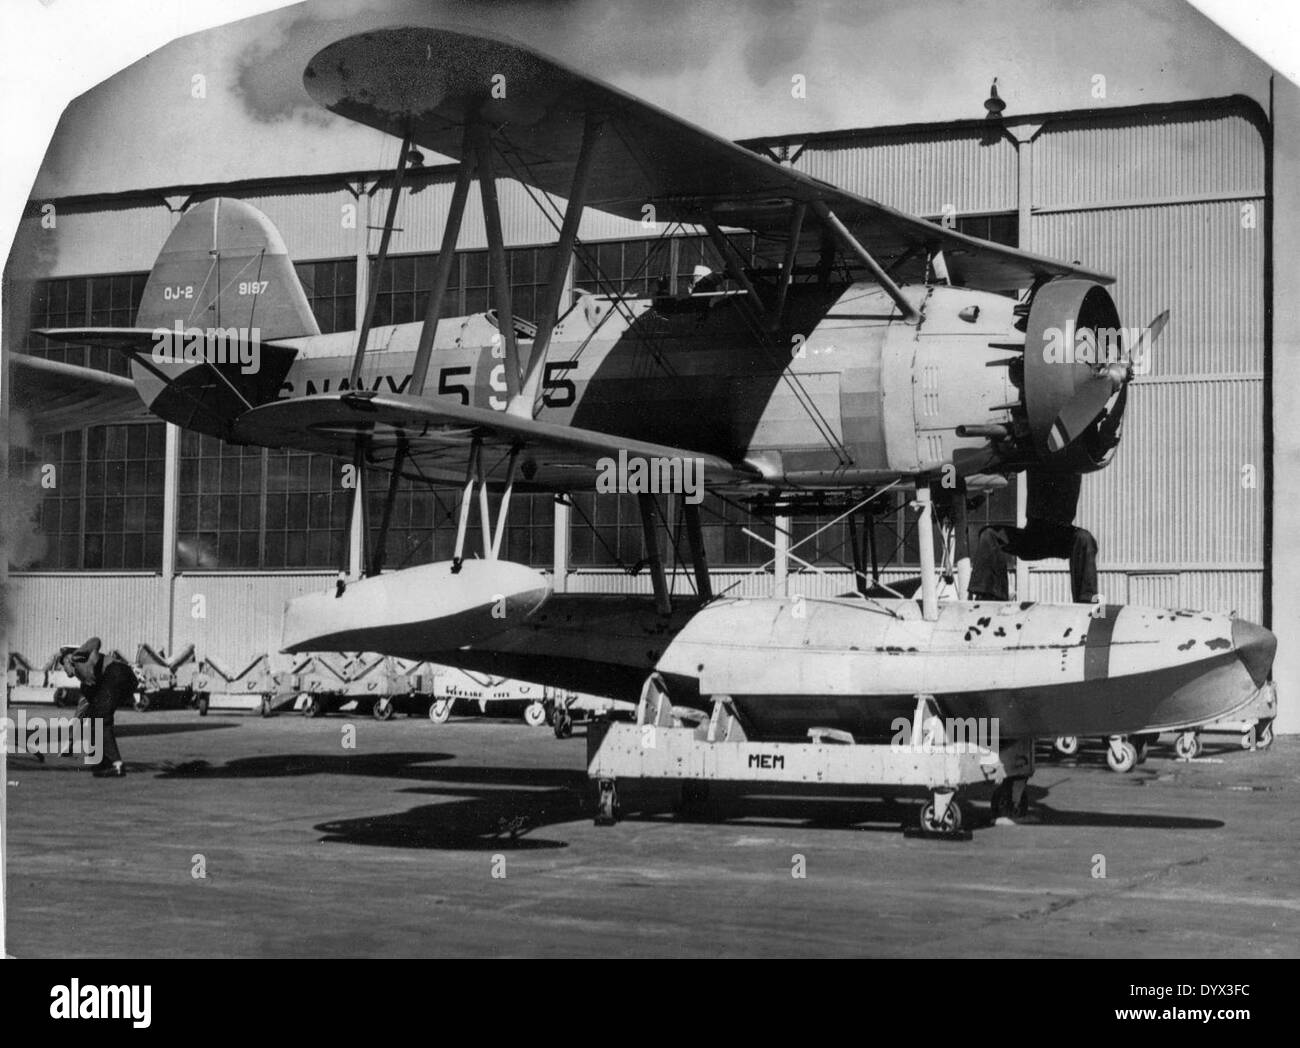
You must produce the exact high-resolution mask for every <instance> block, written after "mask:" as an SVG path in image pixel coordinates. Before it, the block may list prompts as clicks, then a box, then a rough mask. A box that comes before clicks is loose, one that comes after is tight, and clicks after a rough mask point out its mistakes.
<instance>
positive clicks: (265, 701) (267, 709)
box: [262, 695, 275, 717]
mask: <svg viewBox="0 0 1300 1048" xmlns="http://www.w3.org/2000/svg"><path fill="white" fill-rule="evenodd" d="M274 712H275V707H273V706H272V705H271V696H270V695H263V696H262V716H263V717H269V716H271V714H272V713H274Z"/></svg>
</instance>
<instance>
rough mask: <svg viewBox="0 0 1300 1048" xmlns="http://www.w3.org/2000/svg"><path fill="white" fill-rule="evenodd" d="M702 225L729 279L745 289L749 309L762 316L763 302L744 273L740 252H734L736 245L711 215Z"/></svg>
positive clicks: (705, 217) (704, 218)
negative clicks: (723, 263) (725, 265)
mask: <svg viewBox="0 0 1300 1048" xmlns="http://www.w3.org/2000/svg"><path fill="white" fill-rule="evenodd" d="M702 224H703V226H704V229H705V231H706V232H707V233H708V234H709V239H710V240H712V241H713V246H714V247H716V248H717V249H718V254H720V255H721V256H722V258H723V261H725V262H726V264H727V269H728V271H729V272H730V274H731V278H732V279H733V280H734V281H735V282H736V283H737V284H739V285H740V286H741V287H742V288H744V289H745V297H746V298H747V299H748V300H749V304H750V307H751V308H752V309H753V311H754V312H755V313H757V314H758V315H759V316H762V315H763V313H764V312H765V310H764V308H763V300H762V299H761V298H759V297H758V291H757V290H756V289H755V287H754V285H753V283H752V282H751V281H750V279H749V274H748V273H746V272H745V261H744V259H742V258H741V257H740V252H739V251H737V250H736V245H735V244H733V243H732V242H731V241H730V240H728V239H727V237H726V235H725V234H724V233H723V232H722V230H721V229H720V228H719V227H718V223H717V220H716V219H714V217H713V216H712V215H705V216H704V217H703V220H702Z"/></svg>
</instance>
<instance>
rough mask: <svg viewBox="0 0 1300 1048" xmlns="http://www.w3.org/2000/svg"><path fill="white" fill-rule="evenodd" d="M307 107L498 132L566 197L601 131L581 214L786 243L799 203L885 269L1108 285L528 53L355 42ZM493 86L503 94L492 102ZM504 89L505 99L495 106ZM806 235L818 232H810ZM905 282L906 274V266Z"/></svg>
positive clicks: (988, 284)
mask: <svg viewBox="0 0 1300 1048" xmlns="http://www.w3.org/2000/svg"><path fill="white" fill-rule="evenodd" d="M304 83H305V85H306V88H307V90H308V92H309V93H310V94H311V96H312V97H313V98H314V99H316V101H318V102H319V103H321V105H323V106H325V107H326V108H328V109H330V110H332V111H333V112H336V113H339V114H340V115H342V116H345V117H348V118H349V119H351V120H356V121H359V122H361V123H363V124H368V125H370V126H372V127H377V128H379V129H381V130H383V131H386V132H388V133H390V134H392V135H395V136H397V137H398V138H401V137H402V136H403V135H404V134H405V132H406V130H407V128H408V126H409V127H410V128H411V130H412V134H413V138H414V141H415V142H416V143H418V144H419V145H421V146H426V147H428V148H429V149H433V150H436V151H437V152H439V153H441V154H443V155H445V156H449V157H454V158H457V159H459V158H460V157H461V153H462V143H463V130H464V126H465V122H466V119H467V117H468V116H470V115H473V114H474V113H477V114H478V116H479V118H480V119H483V120H485V121H487V122H488V124H489V125H490V126H491V127H492V128H493V134H494V137H495V145H496V146H497V148H498V149H499V150H500V152H501V154H502V156H503V157H504V158H505V159H506V161H507V166H508V168H509V170H507V171H502V172H500V174H510V175H513V176H514V177H516V178H518V179H520V180H521V181H523V182H526V183H528V184H530V185H533V186H536V187H537V188H540V189H543V190H545V191H546V192H548V193H553V194H556V195H558V196H561V197H564V196H567V195H568V193H569V189H570V186H571V185H572V182H573V171H574V166H575V164H576V162H577V158H578V152H579V147H580V145H581V142H582V135H583V128H584V124H585V122H586V120H587V119H588V118H589V117H591V118H595V119H598V120H600V121H601V123H602V128H603V135H602V140H601V143H600V147H599V149H597V150H596V154H595V158H594V160H593V166H592V169H591V181H590V188H589V189H588V192H587V197H586V201H585V202H586V204H587V206H589V207H594V208H598V209H599V210H602V211H607V212H610V213H612V214H615V215H620V216H622V217H624V218H631V219H641V218H642V217H643V210H642V209H643V208H644V206H645V205H646V204H652V205H653V206H654V208H655V218H656V219H657V220H659V221H668V222H676V221H680V222H686V223H698V222H699V221H700V219H701V218H702V217H703V216H704V215H711V216H712V217H713V218H714V219H715V220H716V221H717V222H718V223H719V224H720V225H724V226H731V227H736V228H744V229H751V230H754V231H755V232H759V233H765V234H772V235H776V236H785V235H787V233H788V231H789V229H790V221H791V211H792V209H793V207H794V206H796V205H800V204H803V205H810V204H812V203H814V202H820V203H824V204H826V205H827V206H828V207H830V208H831V209H832V210H833V211H834V212H835V213H836V215H837V216H838V217H839V218H840V220H841V221H842V222H844V224H845V225H847V226H848V227H849V228H850V230H851V231H852V232H853V233H854V235H855V236H856V237H857V238H858V239H859V240H860V241H861V242H862V243H863V244H864V246H866V248H867V249H868V250H869V251H871V253H872V254H873V255H874V256H875V258H876V260H877V261H878V262H879V263H880V264H881V265H882V266H883V267H884V268H885V269H886V270H887V271H888V270H890V268H891V266H893V265H894V264H896V263H906V260H907V259H908V258H909V257H913V256H919V262H917V263H915V264H916V265H924V260H925V255H926V254H927V253H930V252H934V251H942V252H943V253H944V260H945V262H946V263H947V267H948V273H949V276H950V278H951V279H952V280H953V281H955V282H956V283H959V284H963V285H965V286H969V287H979V288H984V289H987V290H995V291H996V290H1003V289H1007V288H1017V287H1026V286H1028V285H1029V284H1031V283H1033V282H1034V281H1036V280H1040V279H1048V278H1051V277H1057V276H1080V277H1085V278H1087V279H1090V280H1096V281H1099V282H1101V283H1107V284H1108V283H1111V282H1112V281H1113V278H1111V277H1109V276H1107V275H1106V274H1102V273H1096V272H1093V271H1091V270H1087V269H1084V268H1082V267H1079V266H1074V265H1068V264H1066V263H1063V262H1058V261H1053V260H1052V259H1047V258H1042V257H1040V256H1037V255H1033V254H1029V253H1028V252H1024V251H1017V250H1015V249H1014V248H1009V247H1004V246H1002V245H999V244H993V243H990V242H988V241H984V240H979V239H976V238H974V237H969V236H965V235H963V234H961V233H958V232H956V231H955V230H949V229H944V228H942V227H940V226H937V225H935V224H934V223H932V222H927V221H925V220H924V219H920V218H916V217H914V216H911V215H907V214H904V213H903V212H901V211H897V210H895V209H893V208H890V207H885V206H884V205H883V204H878V203H876V202H875V201H873V200H869V199H867V198H865V197H860V196H857V195H855V194H853V193H849V192H846V191H844V190H842V189H838V188H836V187H835V186H832V185H829V184H827V183H825V182H822V181H820V180H818V179H815V178H812V177H810V176H808V175H805V174H802V173H800V172H798V171H793V170H790V169H788V168H785V167H782V166H780V165H779V164H777V163H775V162H773V161H772V160H770V159H768V158H766V157H763V156H759V155H758V154H757V153H753V152H751V151H750V150H747V149H744V148H742V147H741V146H738V145H736V144H735V143H732V142H728V141H727V140H725V139H723V138H719V137H718V136H717V135H714V134H712V133H710V132H708V131H705V130H703V129H702V128H699V127H696V126H694V125H693V124H690V123H688V122H686V121H684V120H680V119H678V118H677V117H675V116H673V115H672V114H670V113H667V112H665V111H663V110H661V109H658V108H656V107H655V106H652V105H649V104H648V103H646V102H643V101H640V100H639V99H636V98H634V97H632V96H631V95H628V94H626V93H624V92H622V91H619V90H618V89H617V88H614V87H610V86H609V85H608V84H603V83H601V82H600V81H597V80H593V79H591V78H590V77H586V76H583V75H582V74H580V73H577V72H575V71H573V70H571V69H567V68H565V67H564V66H562V65H560V64H559V63H557V62H553V61H551V60H549V59H545V58H542V57H540V56H538V55H537V54H535V53H533V52H531V51H529V50H528V49H526V48H524V47H522V46H519V45H516V44H511V43H505V42H503V41H500V40H489V39H485V38H483V37H480V36H472V35H469V34H466V33H462V32H452V31H448V30H442V29H428V28H403V29H387V30H381V31H377V32H372V33H364V34H361V35H359V36H353V37H349V38H347V39H345V40H340V41H338V42H337V43H334V44H331V45H330V46H329V47H327V48H325V49H324V50H323V51H321V52H320V53H319V54H317V55H316V56H315V57H314V58H313V59H312V61H311V62H310V64H309V65H308V66H307V70H306V72H305V74H304ZM494 88H495V89H496V90H495V91H494ZM502 92H504V97H493V96H494V94H495V95H500V94H502ZM810 224H811V223H810ZM899 272H904V271H903V270H902V269H901V267H900V271H899Z"/></svg>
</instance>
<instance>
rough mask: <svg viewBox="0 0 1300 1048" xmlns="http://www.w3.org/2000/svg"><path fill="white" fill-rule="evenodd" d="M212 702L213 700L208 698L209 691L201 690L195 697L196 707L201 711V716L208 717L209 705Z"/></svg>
mask: <svg viewBox="0 0 1300 1048" xmlns="http://www.w3.org/2000/svg"><path fill="white" fill-rule="evenodd" d="M211 702H212V700H211V699H210V698H208V693H207V692H206V691H201V692H199V694H198V695H197V696H196V697H195V699H194V708H195V709H197V710H198V711H199V716H200V717H206V716H207V715H208V707H209V706H210V705H211Z"/></svg>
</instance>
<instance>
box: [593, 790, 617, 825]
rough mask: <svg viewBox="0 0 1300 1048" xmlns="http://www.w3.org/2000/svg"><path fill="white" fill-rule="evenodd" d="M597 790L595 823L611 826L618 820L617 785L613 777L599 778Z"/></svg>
mask: <svg viewBox="0 0 1300 1048" xmlns="http://www.w3.org/2000/svg"><path fill="white" fill-rule="evenodd" d="M597 790H598V791H599V792H598V793H597V795H596V825H597V826H613V825H614V823H616V822H618V787H617V786H615V785H614V780H613V779H601V780H600V782H599V783H598V784H597Z"/></svg>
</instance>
